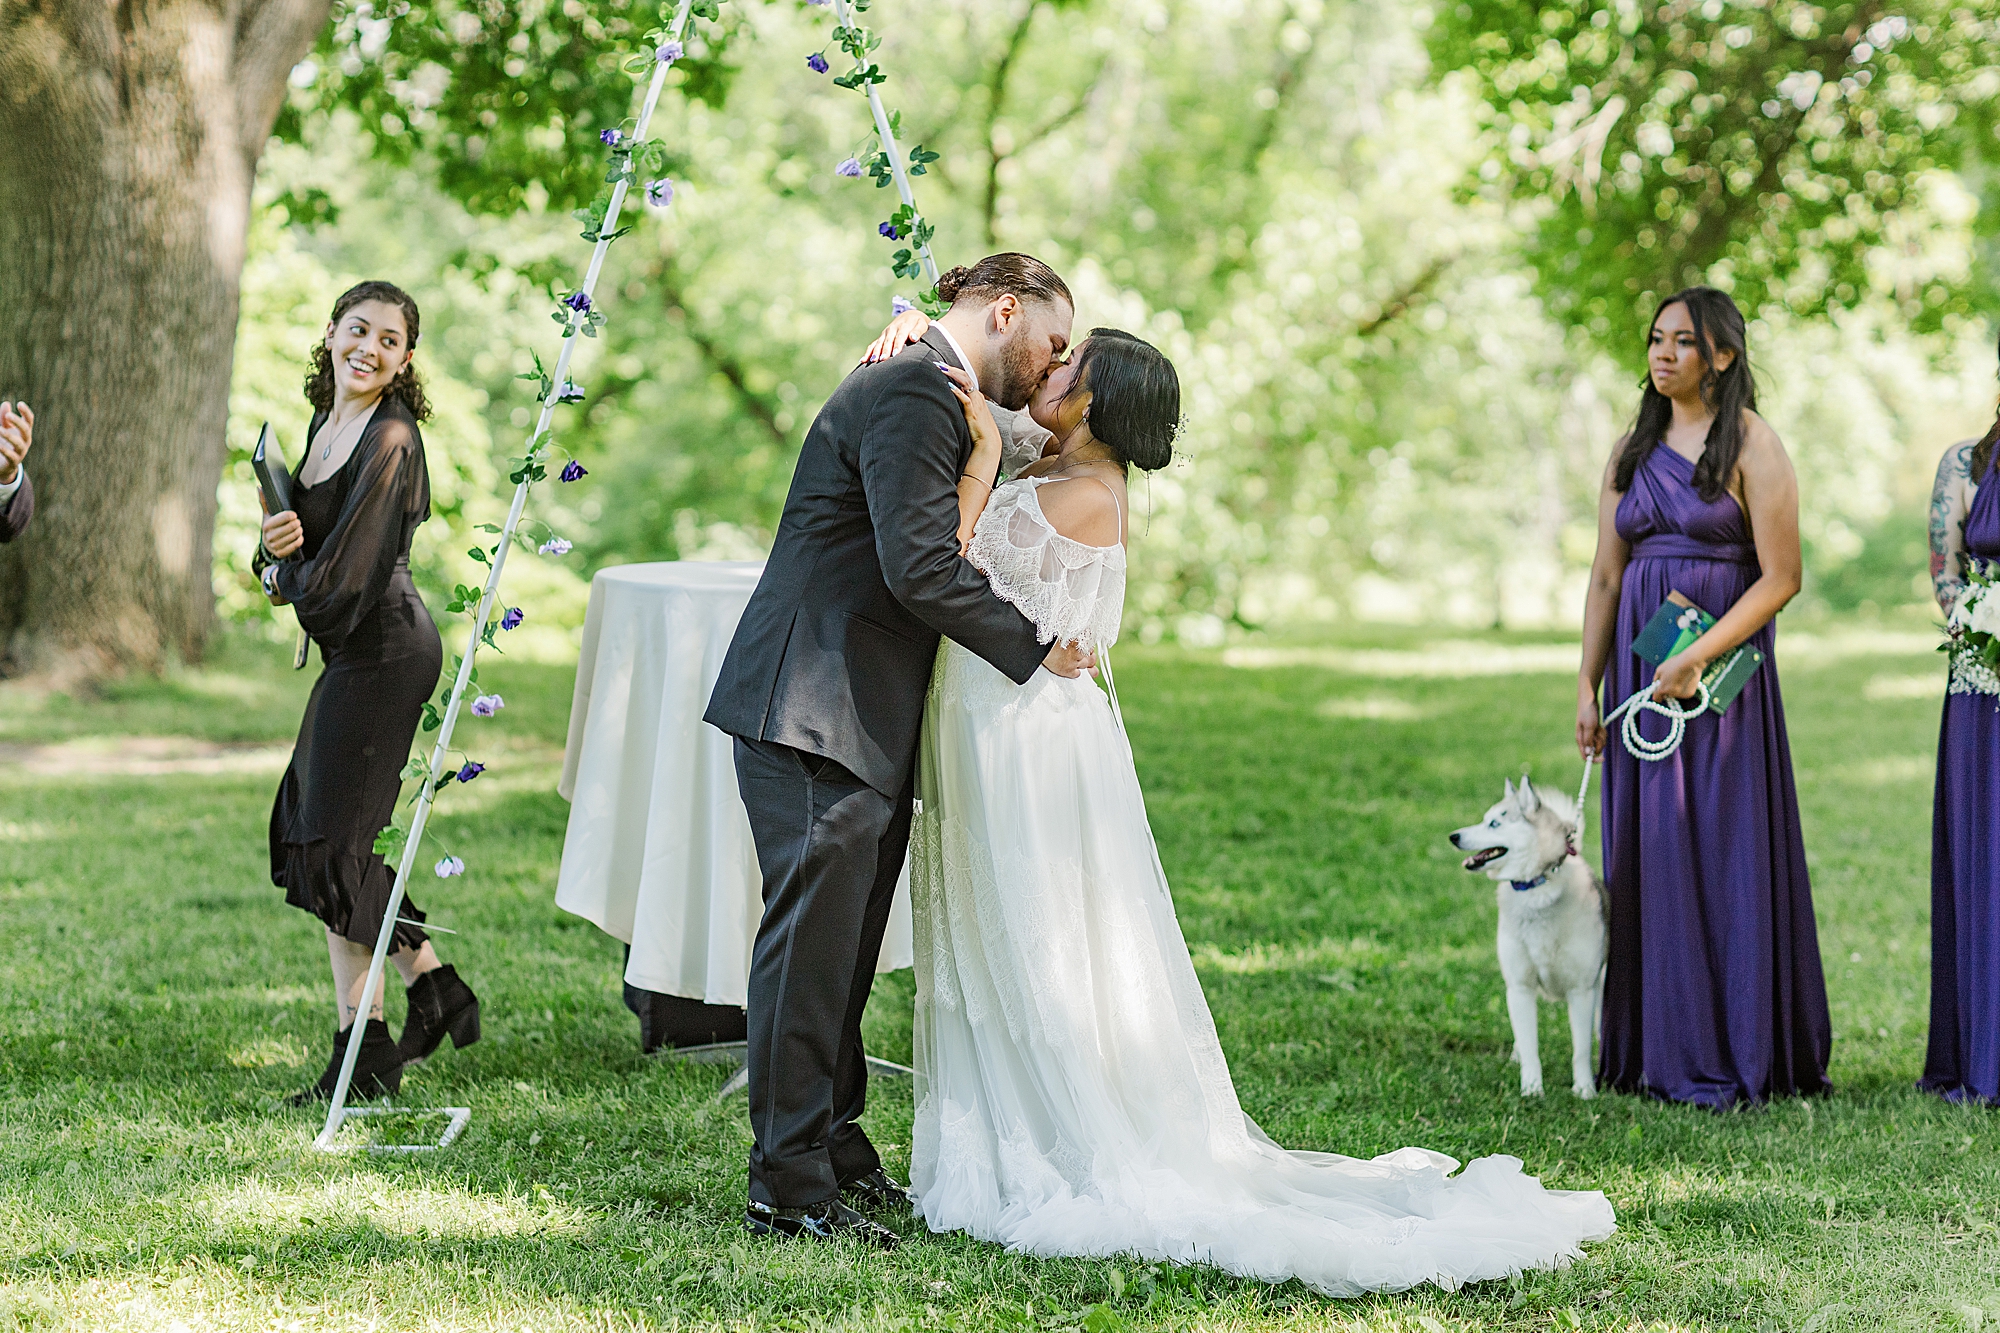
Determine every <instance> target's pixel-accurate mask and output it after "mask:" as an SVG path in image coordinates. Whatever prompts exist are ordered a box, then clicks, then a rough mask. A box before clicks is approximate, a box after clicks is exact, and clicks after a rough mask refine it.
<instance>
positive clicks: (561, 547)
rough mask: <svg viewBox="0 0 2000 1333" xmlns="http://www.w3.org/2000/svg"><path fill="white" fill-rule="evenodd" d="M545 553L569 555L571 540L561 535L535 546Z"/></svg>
mask: <svg viewBox="0 0 2000 1333" xmlns="http://www.w3.org/2000/svg"><path fill="white" fill-rule="evenodd" d="M535 549H536V550H538V551H540V552H541V553H542V554H543V555H568V554H569V549H570V548H569V542H568V541H566V540H565V539H563V538H561V537H551V538H549V539H548V540H547V541H545V542H543V543H542V544H541V545H540V546H538V547H536V548H535Z"/></svg>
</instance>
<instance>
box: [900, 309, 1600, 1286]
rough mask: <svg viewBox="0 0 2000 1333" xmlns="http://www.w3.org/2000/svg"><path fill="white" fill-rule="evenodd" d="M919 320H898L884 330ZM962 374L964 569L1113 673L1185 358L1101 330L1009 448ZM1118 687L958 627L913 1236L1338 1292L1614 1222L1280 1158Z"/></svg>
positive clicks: (1456, 1278)
mask: <svg viewBox="0 0 2000 1333" xmlns="http://www.w3.org/2000/svg"><path fill="white" fill-rule="evenodd" d="M911 330H914V332H911ZM922 332H923V323H922V317H921V316H920V315H919V316H914V317H913V316H909V315H906V316H904V317H903V318H902V320H901V321H900V327H899V326H896V325H892V326H891V329H890V330H889V332H888V333H887V334H885V341H888V340H890V339H892V337H893V338H894V341H895V342H900V341H902V340H903V339H902V338H901V337H900V336H896V335H907V337H908V338H910V339H914V338H915V337H918V336H921V334H922ZM880 346H881V344H878V347H880ZM940 369H943V367H940ZM946 373H948V374H950V375H951V376H952V378H953V380H954V384H955V385H956V386H957V388H956V390H955V391H956V392H957V393H958V395H959V398H960V401H961V402H963V403H964V404H965V406H966V415H967V418H968V419H969V420H970V421H971V422H972V429H973V435H974V441H975V447H974V454H973V461H972V463H971V464H969V466H968V469H967V472H968V475H967V476H966V477H965V478H963V479H961V481H960V495H961V510H962V513H963V516H964V519H965V521H964V522H963V523H962V525H961V540H963V541H966V542H967V551H966V554H967V556H968V558H970V559H971V560H972V561H973V563H974V564H976V565H978V566H979V567H980V568H981V569H982V570H983V571H984V572H985V573H986V575H987V577H988V578H989V579H990V580H991V581H992V584H993V587H994V589H995V591H997V592H998V593H999V595H1000V596H1001V597H1003V598H1005V599H1006V600H1007V601H1009V602H1012V603H1013V604H1014V605H1016V606H1017V607H1019V608H1020V609H1021V611H1022V612H1023V613H1025V614H1026V615H1027V616H1028V617H1029V618H1030V619H1032V620H1033V621H1034V622H1035V623H1036V625H1037V626H1038V627H1039V628H1040V630H1041V635H1042V638H1043V640H1044V641H1045V642H1048V641H1053V640H1055V639H1058V638H1060V639H1063V640H1064V641H1071V640H1083V641H1085V642H1089V643H1094V644H1096V645H1097V646H1098V651H1099V653H1100V661H1101V663H1102V665H1103V667H1104V674H1105V678H1106V680H1107V682H1110V680H1111V672H1110V670H1109V667H1110V663H1109V660H1108V654H1105V652H1104V650H1105V649H1108V648H1109V647H1110V646H1111V645H1112V644H1113V643H1115V642H1116V641H1117V639H1118V624H1119V615H1120V612H1121V611H1122V609H1123V603H1124V595H1125V561H1126V553H1125V547H1124V536H1125V519H1126V514H1127V506H1126V504H1125V475H1126V468H1127V465H1128V464H1131V465H1138V466H1142V467H1147V468H1157V467H1160V466H1162V465H1164V464H1165V463H1166V462H1167V461H1168V459H1169V457H1170V456H1171V453H1172V439H1173V434H1174V430H1175V427H1176V423H1177V419H1178V416H1179V411H1180V389H1179V382H1178V380H1177V379H1176V377H1175V375H1174V370H1173V366H1172V364H1171V363H1170V362H1168V361H1167V359H1166V358H1165V357H1164V356H1162V355H1161V354H1160V353H1159V352H1158V351H1156V350H1155V349H1154V348H1152V347H1151V346H1149V345H1148V344H1146V343H1144V342H1141V341H1139V340H1138V339H1135V338H1132V337H1130V335H1127V334H1121V333H1117V332H1115V331H1108V330H1103V329H1098V330H1094V331H1093V332H1092V334H1091V336H1090V338H1089V339H1088V340H1087V341H1085V342H1084V343H1083V344H1081V345H1080V346H1079V347H1078V349H1077V351H1076V353H1075V355H1074V356H1073V357H1072V358H1071V360H1070V361H1069V363H1068V364H1067V365H1063V366H1058V367H1055V368H1054V369H1052V371H1051V372H1050V376H1049V378H1048V380H1047V382H1046V383H1045V385H1044V386H1043V388H1042V389H1041V391H1040V392H1039V393H1038V394H1037V396H1036V398H1035V400H1034V402H1033V403H1032V404H1031V406H1030V409H1029V411H1030V413H1032V415H1033V418H1034V422H1033V423H1032V424H1031V423H1029V422H1026V421H1021V420H1018V419H1017V418H1015V417H1014V416H1012V415H1011V414H1007V413H1005V412H1004V411H1003V412H1002V413H1001V416H1002V417H1003V418H1005V420H1006V426H1005V428H1004V432H1003V429H1002V428H1001V427H999V426H998V425H996V422H995V420H994V418H993V415H992V414H991V412H990V410H989V407H988V405H987V404H986V403H985V401H984V400H983V399H982V398H980V397H979V395H978V393H977V392H976V390H974V389H973V388H972V384H971V381H970V379H969V377H967V376H965V375H964V374H963V373H962V372H957V371H947V372H946ZM1023 415H1026V414H1023ZM1036 426H1040V427H1042V428H1043V430H1042V431H1040V432H1037V431H1036ZM1024 435H1029V436H1033V435H1039V436H1040V438H1042V439H1047V440H1052V443H1051V445H1050V448H1049V453H1048V456H1046V457H1044V458H1042V459H1041V460H1040V461H1039V462H1038V463H1036V464H1034V465H1032V466H1031V467H1029V468H1027V469H1025V471H1026V472H1027V473H1028V474H1029V475H1024V476H1021V477H1019V478H1017V479H1014V480H1010V481H1006V482H1003V483H1001V484H999V485H998V486H995V487H992V488H991V498H990V501H989V500H988V499H987V488H988V487H989V485H990V483H989V482H988V480H987V479H989V478H993V477H994V475H995V470H996V468H997V467H998V463H999V458H1000V452H1001V448H1002V446H1003V445H1007V446H1009V453H1010V455H1011V454H1013V453H1014V451H1015V449H1018V447H1019V445H1020V443H1021V437H1022V436H1024ZM1030 452H1032V450H1030ZM982 504H983V506H984V508H983V512H981V505H982ZM975 519H976V526H975V523H974V520H975ZM1115 698H1116V692H1115V686H1114V688H1113V694H1112V696H1111V697H1110V698H1107V697H1106V695H1105V694H1104V692H1103V691H1101V690H1100V689H1099V688H1098V687H1097V685H1096V684H1094V683H1093V682H1092V681H1091V680H1090V679H1089V678H1088V677H1082V678H1078V679H1067V678H1064V677H1061V676H1056V675H1053V674H1051V673H1049V672H1046V671H1042V672H1037V673H1036V675H1035V676H1034V677H1033V679H1031V680H1030V681H1029V682H1028V684H1026V685H1024V686H1016V685H1015V684H1014V683H1013V682H1012V681H1010V680H1008V679H1007V678H1006V677H1005V676H1003V675H1001V674H1000V673H999V672H998V671H996V670H994V669H993V668H992V667H991V666H989V665H987V664H986V663H985V662H983V661H981V660H980V659H979V658H978V657H976V656H974V655H973V654H972V653H969V652H967V651H966V650H964V649H963V648H960V647H958V646H957V645H956V644H954V643H952V642H951V641H950V640H949V639H947V640H945V641H944V643H943V644H942V645H941V646H940V648H939V651H938V660H937V668H936V671H935V673H934V674H933V676H932V678H931V688H930V696H929V700H928V703H927V706H926V709H925V714H924V729H923V740H922V744H921V746H920V748H919V752H918V760H917V762H918V778H917V783H918V786H917V791H918V795H919V800H920V803H921V810H920V813H919V814H918V815H917V818H916V822H915V828H914V830H913V832H912V835H911V840H910V885H911V889H912V905H913V907H914V909H915V926H916V971H917V1000H916V1034H915V1060H916V1069H917V1108H916V1125H915V1132H914V1146H913V1161H912V1164H911V1186H912V1191H913V1193H914V1195H915V1197H916V1205H917V1209H918V1211H919V1212H920V1213H921V1215H922V1216H923V1218H924V1220H925V1222H926V1224H927V1225H928V1226H929V1227H930V1228H931V1229H932V1230H933V1231H951V1230H962V1231H965V1232H968V1233H970V1234H971V1235H973V1236H976V1237H978V1238H980V1239H982V1240H988V1241H996V1242H999V1243H1001V1244H1003V1245H1006V1246H1007V1247H1009V1248H1010V1249H1015V1250H1022V1251H1026V1252H1029V1253H1033V1254H1041V1255H1103V1256H1108V1255H1114V1254H1130V1255H1137V1256H1140V1257H1142V1258H1145V1259H1153V1260H1167V1261H1172V1262H1181V1263H1205V1264H1213V1265H1215V1266H1217V1267H1220V1268H1223V1269H1226V1270H1228V1271H1230V1272H1232V1273H1237V1274H1241V1275H1244V1276H1247V1277H1254V1278H1261V1279H1264V1280H1266V1281H1272V1282H1277V1281H1283V1280H1285V1279H1287V1278H1298V1279H1300V1280H1301V1281H1303V1282H1305V1283H1307V1284H1309V1285H1311V1286H1313V1287H1315V1288H1317V1289H1319V1290H1320V1291H1323V1292H1326V1293H1329V1294H1331V1295H1336V1296H1352V1295H1356V1294H1358V1293H1361V1292H1365V1291H1396V1290H1401V1289H1403V1288H1407V1287H1412V1286H1416V1285H1417V1284H1419V1283H1424V1282H1433V1283H1436V1284H1437V1285H1439V1286H1441V1287H1444V1288H1447V1289H1452V1288H1456V1287H1457V1286H1459V1285H1460V1284H1462V1283H1465V1282H1472V1281H1478V1280H1482V1279H1488V1278H1500V1277H1506V1276H1509V1275H1511V1274H1515V1273H1519V1272H1521V1271H1523V1270H1525V1269H1531V1268H1547V1267H1552V1266H1554V1265H1556V1264H1559V1263H1562V1262H1564V1261H1565V1260H1567V1259H1570V1258H1574V1257H1576V1256H1577V1255H1578V1254H1580V1253H1581V1248H1580V1247H1581V1246H1582V1244H1583V1242H1585V1241H1590V1240H1599V1239H1602V1238H1604V1237H1606V1236H1609V1235H1610V1234H1611V1233H1612V1231H1613V1230H1614V1229H1615V1227H1614V1224H1613V1219H1612V1210H1611V1205H1610V1204H1609V1203H1608V1202H1607V1201H1606V1200H1605V1198H1604V1196H1603V1195H1602V1194H1601V1193H1597V1192H1595V1191H1592V1192H1571V1191H1561V1190H1546V1189H1544V1188H1542V1185H1541V1183H1540V1182H1539V1181H1538V1180H1536V1179H1535V1178H1534V1177H1532V1176H1529V1175H1526V1174H1524V1173H1523V1171H1522V1169H1521V1162H1520V1160H1519V1159H1518V1158H1514V1157H1506V1156H1493V1157H1483V1158H1480V1159H1479V1160H1478V1161H1475V1162H1473V1163H1472V1164H1471V1165H1470V1166H1468V1167H1466V1168H1465V1170H1463V1171H1458V1163H1457V1162H1456V1161H1454V1160H1453V1159H1452V1158H1449V1157H1447V1156H1445V1155H1443V1154H1442V1153H1436V1152H1430V1151H1427V1150H1425V1149H1422V1148H1403V1149H1399V1150H1398V1151H1396V1152H1393V1153H1388V1154H1385V1155H1383V1156H1381V1157H1377V1158H1374V1159H1372V1160H1366V1161H1364V1160H1361V1159H1357V1158H1352V1157H1342V1156H1338V1155H1336V1154H1333V1153H1319V1152H1289V1151H1287V1150H1285V1149H1283V1148H1281V1147H1279V1146H1278V1145H1277V1144H1276V1143H1274V1142H1272V1141H1271V1140H1270V1139H1269V1138H1268V1137H1266V1136H1265V1134H1264V1133H1263V1132H1262V1131H1261V1130H1259V1129H1258V1127H1257V1126H1256V1125H1255V1124H1254V1123H1253V1122H1252V1121H1251V1120H1250V1119H1249V1117H1248V1116H1246V1115H1245V1114H1244V1112H1243V1108H1242V1107H1241V1105H1240V1104H1239V1103H1238V1102H1237V1099H1236V1090H1235V1088H1234V1086H1233V1085H1232V1084H1231V1082H1230V1077H1229V1066H1228V1063H1227V1061H1226V1060H1225V1059H1224V1057H1223V1054H1222V1047H1221V1043H1220V1042H1219V1041H1218V1040H1217V1037H1216V1031H1215V1023H1214V1020H1213V1019H1212V1018H1211V1017H1210V1015H1209V1011H1208V1004H1207V1001H1206V1000H1205V999H1204V998H1203V996H1202V991H1201V984H1200V982H1199V981H1198V980H1197V978H1196V976H1195V972H1194V968H1193V966H1192V964H1191V963H1190V961H1189V958H1188V950H1187V944H1186V941H1185V940H1184V939H1183V938H1182V935H1181V931H1180V925H1179V922H1178V921H1177V920H1176V919H1175V916H1174V905H1173V899H1172V897H1171V896H1170V893H1169V890H1168V886H1167V878H1166V874H1165V872H1164V871H1163V870H1162V869H1161V867H1160V860H1159V856H1158V854H1157V853H1156V852H1155V850H1154V845H1153V838H1152V833H1151V830H1150V829H1149V827H1148V825H1147V822H1146V805H1145V799H1144V797H1143V796H1142V795H1141V793H1140V790H1139V782H1138V777H1137V774H1136V773H1135V771H1134V769H1133V765H1132V754H1131V750H1130V747H1129V745H1128V743H1127V741H1126V738H1125V733H1124V728H1123V725H1122V722H1121V719H1120V718H1119V716H1118V715H1117V711H1116V704H1115ZM1454 1172H1457V1174H1453V1173H1454Z"/></svg>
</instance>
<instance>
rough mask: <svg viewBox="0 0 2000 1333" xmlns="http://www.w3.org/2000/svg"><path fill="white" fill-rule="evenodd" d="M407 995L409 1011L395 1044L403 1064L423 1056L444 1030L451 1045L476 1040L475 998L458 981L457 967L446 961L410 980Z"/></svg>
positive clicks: (427, 1053)
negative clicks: (397, 1046) (448, 1036)
mask: <svg viewBox="0 0 2000 1333" xmlns="http://www.w3.org/2000/svg"><path fill="white" fill-rule="evenodd" d="M409 998H410V1013H409V1017H408V1018H407V1019H405V1020H404V1023H403V1039H402V1041H401V1042H400V1043H398V1045H399V1047H400V1049H401V1051H402V1057H403V1063H404V1064H406V1065H413V1064H416V1063H417V1062H418V1061H420V1060H422V1059H424V1058H425V1057H426V1056H428V1055H429V1054H430V1053H431V1052H432V1051H434V1050H436V1049H437V1048H438V1043H439V1042H441V1041H443V1040H444V1038H445V1034H446V1033H450V1034H451V1044H452V1045H453V1046H459V1047H465V1046H470V1045H472V1043H473V1042H475V1041H478V1040H479V997H478V996H477V995H474V994H473V993H472V987H470V986H468V985H466V984H465V983H464V982H463V981H461V980H459V976H458V969H457V968H455V967H452V966H451V965H450V964H449V963H447V964H446V965H445V966H443V967H438V968H432V969H431V970H430V971H428V972H426V973H424V974H423V975H422V976H420V977H418V978H417V979H416V980H415V981H413V982H411V983H410V989H409Z"/></svg>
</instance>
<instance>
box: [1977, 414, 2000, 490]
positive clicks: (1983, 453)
mask: <svg viewBox="0 0 2000 1333" xmlns="http://www.w3.org/2000/svg"><path fill="white" fill-rule="evenodd" d="M1996 444H2000V411H1996V413H1995V414H1994V417H1993V424H1992V425H1990V426H1988V427H1987V428H1986V433H1985V434H1984V435H1982V436H1980V437H1979V443H1978V444H1975V445H1973V446H1972V484H1973V485H1974V486H1978V485H1980V484H1982V483H1983V482H1985V480H1986V470H1987V469H1988V468H1990V467H1992V466H1993V446H1994V445H1996Z"/></svg>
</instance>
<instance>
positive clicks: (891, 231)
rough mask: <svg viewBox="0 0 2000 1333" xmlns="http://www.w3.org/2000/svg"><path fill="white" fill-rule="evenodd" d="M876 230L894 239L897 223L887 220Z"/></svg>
mask: <svg viewBox="0 0 2000 1333" xmlns="http://www.w3.org/2000/svg"><path fill="white" fill-rule="evenodd" d="M875 230H876V231H878V232H880V233H881V234H882V235H884V236H887V237H888V238H889V239H890V240H892V241H893V240H895V239H896V224H895V223H893V222H885V223H883V224H882V225H881V226H879V227H877V228H876V229H875Z"/></svg>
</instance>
